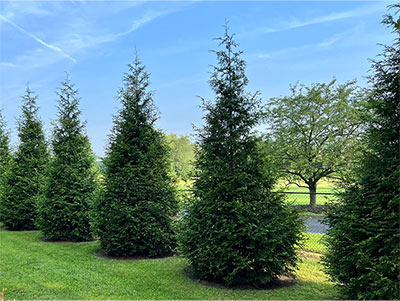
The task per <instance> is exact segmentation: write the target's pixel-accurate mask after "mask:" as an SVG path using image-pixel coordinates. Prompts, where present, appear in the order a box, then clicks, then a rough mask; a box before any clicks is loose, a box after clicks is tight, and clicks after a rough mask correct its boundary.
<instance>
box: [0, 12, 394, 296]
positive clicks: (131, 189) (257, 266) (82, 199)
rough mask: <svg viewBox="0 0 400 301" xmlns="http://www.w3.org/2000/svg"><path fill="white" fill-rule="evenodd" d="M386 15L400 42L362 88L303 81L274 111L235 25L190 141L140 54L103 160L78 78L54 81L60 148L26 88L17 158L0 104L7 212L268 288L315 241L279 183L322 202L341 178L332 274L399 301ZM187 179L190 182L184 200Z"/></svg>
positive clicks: (12, 221) (2, 215)
mask: <svg viewBox="0 0 400 301" xmlns="http://www.w3.org/2000/svg"><path fill="white" fill-rule="evenodd" d="M393 7H394V8H395V9H399V8H400V5H394V6H393ZM384 23H385V24H386V25H388V26H390V27H392V30H393V32H394V33H395V34H396V39H395V42H394V44H393V45H392V46H385V49H384V51H383V53H382V55H381V57H380V59H379V60H376V61H373V64H372V68H371V71H372V75H371V77H370V79H369V82H370V85H369V86H368V87H367V88H366V89H361V88H359V87H357V86H356V85H355V82H347V83H345V84H342V85H338V84H336V82H335V80H333V81H331V82H330V83H318V84H313V85H311V86H310V87H306V86H302V85H295V86H293V87H292V94H291V95H290V96H287V97H280V98H274V99H271V100H270V102H269V104H268V106H267V108H265V107H263V106H262V102H261V97H260V94H259V92H257V91H256V92H254V93H249V92H248V91H247V84H248V78H247V77H246V74H245V69H246V62H245V61H244V60H243V59H242V52H241V51H240V50H239V49H238V46H239V45H238V44H237V43H236V42H235V40H234V36H233V35H232V34H230V33H229V30H228V26H227V25H226V26H225V33H224V35H223V36H222V37H221V38H219V39H218V40H219V42H220V44H219V48H218V50H216V51H215V54H216V57H217V61H218V63H217V65H216V66H214V67H213V72H212V75H211V78H210V81H209V83H210V86H211V89H212V90H213V92H214V94H215V99H214V100H212V101H210V100H206V99H203V104H202V108H203V111H204V120H205V124H204V125H203V127H202V128H199V129H197V135H196V141H195V145H194V148H193V146H192V144H191V142H190V139H189V138H188V137H187V136H183V137H177V136H176V135H169V136H166V135H165V134H163V133H162V132H161V131H160V130H158V129H157V128H156V127H155V122H156V120H157V119H158V118H159V113H158V110H157V108H156V107H155V105H154V102H153V92H152V91H151V90H150V89H149V88H150V81H149V73H147V71H146V69H145V66H144V65H143V64H142V62H141V61H140V59H139V57H138V55H137V54H136V57H135V59H134V61H133V62H132V64H129V65H128V71H127V73H126V74H125V75H124V76H123V80H122V87H121V89H119V91H118V100H119V102H120V109H119V111H118V112H117V113H116V114H115V115H114V125H113V128H112V131H111V134H110V135H109V140H108V143H107V148H106V155H105V157H104V159H103V160H102V162H101V164H96V160H95V156H94V154H93V152H92V150H91V146H90V141H89V138H88V136H87V134H86V131H85V122H83V121H82V120H81V116H80V115H81V111H80V108H79V101H80V98H79V95H78V90H77V89H76V88H75V86H74V85H73V84H72V82H71V81H70V79H69V78H68V77H67V78H66V79H65V80H64V81H63V82H62V83H61V87H60V88H59V89H58V90H57V92H58V113H57V119H56V121H55V122H54V125H53V131H52V135H51V139H50V142H48V141H47V140H46V139H45V136H44V133H43V128H42V122H41V120H40V118H39V117H38V107H37V96H36V95H35V94H34V93H33V92H32V91H31V90H30V89H29V88H27V90H26V93H25V95H24V96H23V97H22V105H21V117H20V118H19V119H18V126H17V130H18V136H19V144H18V148H17V149H16V151H15V152H11V151H10V147H9V133H8V131H7V128H6V125H5V121H4V118H3V116H2V115H1V114H0V164H1V165H0V176H1V178H0V221H1V222H2V223H3V225H4V226H5V227H6V229H8V230H32V229H39V230H41V231H42V234H43V237H44V238H45V239H47V240H64V241H88V240H92V239H94V237H96V238H97V237H98V238H99V240H100V243H101V248H102V251H103V252H104V253H106V254H107V255H110V256H119V257H121V256H122V257H127V256H149V257H159V256H168V255H171V254H173V253H174V252H175V251H176V250H179V251H180V252H182V253H183V255H184V256H185V257H186V258H187V259H188V260H189V262H190V264H191V266H192V268H193V271H194V274H195V275H196V276H197V277H198V278H200V279H205V280H209V281H213V282H217V283H222V284H225V285H227V286H234V285H240V284H248V285H253V286H255V287H264V286H265V285H267V284H269V283H270V282H271V281H273V280H274V279H276V278H277V277H278V276H280V275H283V274H286V273H290V272H294V271H295V269H296V267H297V264H298V259H299V258H298V252H297V250H298V247H301V246H302V242H303V235H302V230H303V225H302V221H301V219H300V217H299V215H298V212H297V211H295V210H294V209H293V208H292V207H291V206H289V205H288V203H287V202H285V200H284V198H283V197H281V196H280V195H279V194H276V193H274V187H275V185H276V183H277V181H278V179H279V178H282V177H285V178H286V179H287V181H288V182H290V183H296V184H297V185H300V186H301V185H306V187H307V188H309V190H310V192H311V199H310V202H311V205H315V198H313V194H314V193H315V191H316V187H317V184H318V181H319V180H321V178H324V177H335V178H338V179H340V180H341V183H342V184H341V185H342V186H343V188H344V189H343V192H341V193H339V194H338V198H339V200H338V201H336V202H332V203H331V204H330V205H329V208H330V210H329V213H328V217H327V220H326V222H327V223H328V224H329V225H330V230H329V231H328V238H327V246H328V251H327V254H326V255H325V256H324V258H323V261H324V265H325V268H326V272H327V273H328V275H330V277H331V279H332V280H333V281H335V283H336V285H337V286H339V287H340V291H341V293H342V296H343V297H344V298H350V299H396V298H398V296H399V281H400V266H399V261H398V255H399V251H400V250H399V241H400V233H399V229H400V225H399V220H400V217H399V212H400V210H399V201H398V195H399V192H400V188H399V181H398V179H399V177H400V167H399V164H398V163H399V159H400V158H399V134H400V124H399V120H400V118H399V117H400V116H399V115H400V108H399V103H400V101H399V100H400V70H399V69H400V39H399V36H400V31H399V29H400V26H399V25H400V21H399V20H398V19H397V20H396V19H395V18H394V16H392V15H387V16H385V18H384ZM265 119H266V120H268V121H269V122H268V124H269V129H268V131H267V132H266V133H265V135H264V136H260V135H258V134H257V133H256V131H255V129H256V127H257V126H258V125H260V124H261V123H262V122H263V120H265ZM171 150H173V154H172V155H171ZM177 180H178V181H184V182H185V183H187V182H193V185H192V192H193V195H192V196H190V197H188V199H187V200H185V206H184V208H182V207H180V206H178V201H177V200H178V198H177V189H176V186H177V185H176V181H177Z"/></svg>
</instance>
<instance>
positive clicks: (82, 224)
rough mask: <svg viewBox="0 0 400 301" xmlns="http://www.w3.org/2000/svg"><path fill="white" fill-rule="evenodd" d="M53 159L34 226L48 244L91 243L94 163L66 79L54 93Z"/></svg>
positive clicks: (74, 94) (75, 96)
mask: <svg viewBox="0 0 400 301" xmlns="http://www.w3.org/2000/svg"><path fill="white" fill-rule="evenodd" d="M58 96H59V100H58V120H57V121H56V122H55V124H54V130H53V137H52V141H51V142H52V153H53V157H52V160H51V162H50V166H49V178H48V182H47V185H46V193H45V198H44V200H43V202H41V203H40V206H39V220H38V226H39V229H40V230H42V233H43V236H44V237H45V238H47V239H50V240H70V241H87V240H90V239H92V233H91V228H90V218H89V216H90V214H89V213H90V209H91V205H92V203H93V200H94V196H95V190H96V182H95V179H96V175H95V160H94V155H93V153H92V151H91V147H90V142H89V139H88V137H87V135H86V134H85V124H84V123H83V122H81V120H80V115H81V111H80V109H79V97H78V91H77V90H76V89H75V88H74V86H73V84H71V82H70V80H69V79H68V78H67V79H66V80H65V81H64V82H62V86H61V88H60V89H59V90H58Z"/></svg>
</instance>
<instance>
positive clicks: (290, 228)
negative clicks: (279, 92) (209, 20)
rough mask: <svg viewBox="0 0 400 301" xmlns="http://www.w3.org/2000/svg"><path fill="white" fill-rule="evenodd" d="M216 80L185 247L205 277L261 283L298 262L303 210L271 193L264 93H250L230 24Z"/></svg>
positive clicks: (184, 235)
mask: <svg viewBox="0 0 400 301" xmlns="http://www.w3.org/2000/svg"><path fill="white" fill-rule="evenodd" d="M220 41H221V43H220V46H222V48H223V49H222V50H219V51H216V52H215V53H216V55H217V58H218V65H217V66H215V67H214V72H213V74H212V77H211V80H210V84H211V87H212V89H213V90H214V92H215V94H216V101H215V102H214V103H212V102H206V101H204V102H203V107H204V110H205V111H206V112H207V113H206V115H205V117H204V119H205V125H204V127H203V128H202V129H200V130H198V141H197V143H198V148H196V177H195V182H194V198H193V200H192V201H191V203H190V205H189V208H188V211H187V215H186V216H184V221H183V226H182V230H183V233H182V235H181V239H182V250H183V253H184V254H185V256H186V257H187V258H188V259H189V261H190V263H191V265H192V267H193V269H194V272H195V273H196V275H197V276H198V277H199V278H201V279H206V280H211V281H215V282H222V283H224V284H226V285H237V284H250V285H255V286H261V285H264V284H267V283H269V282H270V281H271V280H273V279H274V278H275V277H276V276H278V275H281V274H284V273H286V272H290V271H292V269H293V268H295V266H296V261H297V256H296V244H298V242H299V239H300V238H301V233H300V222H299V218H298V216H297V215H296V214H295V213H294V212H293V211H292V210H291V209H290V208H289V207H288V206H286V205H285V204H284V202H283V200H282V199H281V198H280V197H279V196H278V195H277V194H274V193H273V192H272V189H273V186H274V184H275V180H276V179H275V177H274V176H273V175H271V174H270V172H269V170H268V168H267V167H268V165H267V164H266V162H265V161H264V157H263V156H262V153H261V152H260V150H259V148H258V140H259V139H257V138H256V137H255V136H254V133H253V128H254V127H255V126H256V125H257V124H258V122H259V120H260V117H261V109H260V99H259V97H258V93H255V94H254V95H250V94H248V93H246V92H245V87H246V85H247V82H248V80H247V77H246V75H245V62H244V61H243V60H242V59H241V57H240V55H241V53H242V52H241V51H237V50H236V48H237V46H238V45H237V44H236V43H235V42H234V40H233V36H231V35H230V34H229V33H228V28H226V32H225V35H224V37H223V38H220Z"/></svg>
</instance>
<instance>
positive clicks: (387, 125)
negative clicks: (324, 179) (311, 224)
mask: <svg viewBox="0 0 400 301" xmlns="http://www.w3.org/2000/svg"><path fill="white" fill-rule="evenodd" d="M395 7H397V9H400V5H396V6H395ZM383 23H384V24H387V25H389V26H391V27H393V32H394V33H395V35H396V39H395V43H394V45H393V46H385V49H384V52H383V54H382V55H381V59H380V60H376V61H373V64H372V72H373V73H372V75H371V76H370V77H369V81H370V84H371V87H372V89H371V95H370V97H369V100H368V102H369V109H370V110H371V111H372V119H371V120H370V121H369V128H368V132H367V136H366V144H367V145H368V146H369V151H367V152H366V153H365V155H364V158H363V160H362V164H361V168H360V169H359V170H358V171H357V174H358V179H357V181H356V183H350V184H346V185H345V188H346V189H345V192H344V193H342V194H341V195H340V201H339V202H338V203H337V204H332V205H331V206H332V208H331V211H330V213H329V215H328V219H327V222H328V224H329V226H330V230H329V231H328V239H327V242H328V252H327V254H326V256H325V259H324V261H325V266H326V268H327V273H328V274H329V275H330V276H331V278H332V280H333V281H335V282H336V283H337V284H338V286H339V287H340V288H341V292H342V294H343V298H346V299H347V298H348V299H367V300H375V299H381V300H382V299H386V300H390V299H398V298H399V296H400V290H399V283H400V261H399V255H400V244H399V242H400V230H399V229H400V216H399V212H400V206H399V193H400V185H399V179H400V165H399V162H400V152H399V149H400V148H399V147H400V146H399V137H400V101H399V100H400V19H398V20H397V21H396V20H395V19H394V18H393V16H391V15H387V16H386V17H385V18H384V21H383Z"/></svg>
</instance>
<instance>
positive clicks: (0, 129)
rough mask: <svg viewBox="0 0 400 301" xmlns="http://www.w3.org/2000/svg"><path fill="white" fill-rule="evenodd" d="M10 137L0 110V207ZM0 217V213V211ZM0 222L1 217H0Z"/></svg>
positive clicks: (8, 157)
mask: <svg viewBox="0 0 400 301" xmlns="http://www.w3.org/2000/svg"><path fill="white" fill-rule="evenodd" d="M9 142H10V138H9V133H8V130H7V125H6V121H5V119H4V117H3V113H2V110H0V208H1V202H2V201H3V197H4V189H5V184H6V183H5V182H6V181H5V179H6V173H7V172H8V171H9V170H10V164H11V159H12V157H11V153H10V146H9ZM0 218H1V213H0ZM0 222H1V219H0Z"/></svg>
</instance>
